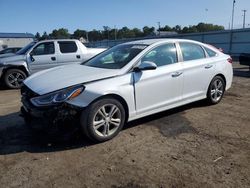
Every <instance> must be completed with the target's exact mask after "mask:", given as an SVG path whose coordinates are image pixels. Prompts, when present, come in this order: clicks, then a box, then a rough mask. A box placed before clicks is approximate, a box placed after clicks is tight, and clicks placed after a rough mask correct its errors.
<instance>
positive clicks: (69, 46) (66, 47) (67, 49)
mask: <svg viewBox="0 0 250 188" xmlns="http://www.w3.org/2000/svg"><path fill="white" fill-rule="evenodd" d="M58 43H59V48H60V51H61V53H73V52H76V51H77V46H76V43H75V42H74V41H62V42H61V41H60V42H58Z"/></svg>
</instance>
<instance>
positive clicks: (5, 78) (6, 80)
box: [4, 69, 27, 89]
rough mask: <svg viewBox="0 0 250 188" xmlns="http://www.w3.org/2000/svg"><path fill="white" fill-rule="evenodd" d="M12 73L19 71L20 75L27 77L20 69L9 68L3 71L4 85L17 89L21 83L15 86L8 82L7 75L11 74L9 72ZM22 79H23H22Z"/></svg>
mask: <svg viewBox="0 0 250 188" xmlns="http://www.w3.org/2000/svg"><path fill="white" fill-rule="evenodd" d="M13 73H19V74H21V76H22V77H23V78H24V79H25V78H26V77H27V75H26V74H25V73H24V72H23V71H22V70H20V69H9V70H7V71H6V72H5V74H4V83H5V85H6V86H7V87H8V88H10V89H19V88H21V86H22V85H21V84H20V85H17V86H15V85H13V84H11V83H10V81H9V79H8V78H9V75H11V74H13ZM24 79H23V80H24Z"/></svg>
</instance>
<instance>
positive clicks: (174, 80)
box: [134, 43, 183, 115]
mask: <svg viewBox="0 0 250 188" xmlns="http://www.w3.org/2000/svg"><path fill="white" fill-rule="evenodd" d="M143 61H151V62H154V63H155V64H156V65H157V68H156V69H155V70H146V71H141V72H135V73H134V86H135V99H136V110H137V115H140V114H145V113H147V112H150V111H151V112H152V111H160V109H161V108H166V107H167V106H170V105H171V104H174V103H176V102H180V101H181V98H182V96H181V93H182V83H183V75H182V67H181V64H180V63H178V58H177V51H176V47H175V44H173V43H167V44H163V45H160V46H158V47H156V48H154V49H153V50H151V51H149V52H148V53H147V54H146V55H145V56H144V57H143V58H142V59H141V62H143Z"/></svg>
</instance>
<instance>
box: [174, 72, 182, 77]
mask: <svg viewBox="0 0 250 188" xmlns="http://www.w3.org/2000/svg"><path fill="white" fill-rule="evenodd" d="M180 75H182V72H174V73H172V77H173V78H175V77H178V76H180Z"/></svg>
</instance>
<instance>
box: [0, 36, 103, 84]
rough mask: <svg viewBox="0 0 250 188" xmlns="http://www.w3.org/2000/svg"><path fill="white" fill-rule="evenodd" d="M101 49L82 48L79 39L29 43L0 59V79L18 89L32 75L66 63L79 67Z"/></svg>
mask: <svg viewBox="0 0 250 188" xmlns="http://www.w3.org/2000/svg"><path fill="white" fill-rule="evenodd" d="M104 50H105V49H103V48H86V47H85V46H84V45H83V44H82V43H81V42H80V41H79V40H73V39H61V40H46V41H40V42H37V43H36V42H32V43H30V44H29V45H27V46H26V47H24V48H22V49H21V50H19V51H18V52H17V53H16V55H14V56H9V57H3V58H0V77H1V79H2V81H3V82H4V83H5V85H6V86H7V87H9V88H20V87H21V85H22V82H23V80H24V79H25V78H26V77H27V76H29V75H30V74H33V73H35V72H38V71H41V70H44V69H48V68H52V67H55V66H61V65H66V64H79V63H82V62H84V61H86V60H88V59H90V58H91V57H93V56H95V55H97V54H98V53H101V52H102V51H104Z"/></svg>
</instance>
